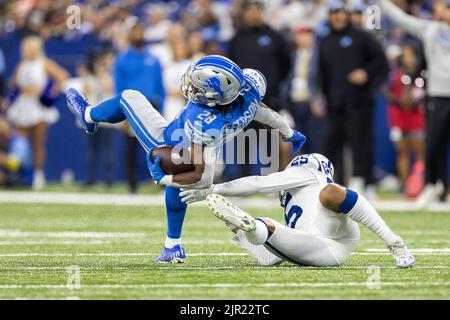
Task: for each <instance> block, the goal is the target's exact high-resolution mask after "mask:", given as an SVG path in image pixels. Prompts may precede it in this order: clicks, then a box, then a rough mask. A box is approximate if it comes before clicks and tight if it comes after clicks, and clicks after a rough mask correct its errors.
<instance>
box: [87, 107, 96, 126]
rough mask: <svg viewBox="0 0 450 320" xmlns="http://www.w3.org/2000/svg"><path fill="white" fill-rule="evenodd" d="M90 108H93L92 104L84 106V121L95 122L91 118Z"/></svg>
mask: <svg viewBox="0 0 450 320" xmlns="http://www.w3.org/2000/svg"><path fill="white" fill-rule="evenodd" d="M92 108H94V106H89V107H86V110H85V111H84V121H86V122H87V123H95V121H94V120H92V118H91V110H92Z"/></svg>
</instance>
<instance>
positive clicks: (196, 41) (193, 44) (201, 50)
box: [187, 31, 206, 61]
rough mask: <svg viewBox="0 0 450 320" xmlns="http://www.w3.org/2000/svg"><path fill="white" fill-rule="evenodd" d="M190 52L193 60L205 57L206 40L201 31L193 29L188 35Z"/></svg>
mask: <svg viewBox="0 0 450 320" xmlns="http://www.w3.org/2000/svg"><path fill="white" fill-rule="evenodd" d="M187 41H188V46H189V54H190V56H191V60H192V61H197V60H198V59H200V58H202V57H204V56H205V55H206V54H205V41H204V40H203V36H202V33H201V32H200V31H191V32H190V33H189V35H188V40H187Z"/></svg>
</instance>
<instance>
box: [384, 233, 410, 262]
mask: <svg viewBox="0 0 450 320" xmlns="http://www.w3.org/2000/svg"><path fill="white" fill-rule="evenodd" d="M387 248H388V249H389V251H390V252H391V253H392V255H393V257H394V261H395V265H396V266H397V267H399V268H409V267H413V266H414V264H415V263H416V260H415V259H414V257H413V256H412V254H411V253H410V252H409V250H408V248H407V247H406V244H405V242H404V241H403V240H402V239H401V238H400V239H398V240H397V241H395V242H394V243H393V244H391V245H389V246H387Z"/></svg>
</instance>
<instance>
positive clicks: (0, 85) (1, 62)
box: [0, 48, 6, 114]
mask: <svg viewBox="0 0 450 320" xmlns="http://www.w3.org/2000/svg"><path fill="white" fill-rule="evenodd" d="M5 73H6V65H5V56H4V55H3V51H2V49H1V48H0V114H1V113H2V112H3V110H4V109H5V108H6V103H5V92H6V85H5V82H6V74H5Z"/></svg>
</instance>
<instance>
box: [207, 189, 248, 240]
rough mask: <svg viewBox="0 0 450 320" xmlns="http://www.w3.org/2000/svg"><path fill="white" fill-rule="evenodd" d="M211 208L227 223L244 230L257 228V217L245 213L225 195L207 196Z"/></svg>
mask: <svg viewBox="0 0 450 320" xmlns="http://www.w3.org/2000/svg"><path fill="white" fill-rule="evenodd" d="M206 202H207V203H208V208H209V210H211V211H212V213H213V214H214V215H215V216H216V217H217V218H219V219H220V220H223V221H225V222H226V223H227V224H231V225H233V226H235V227H237V228H239V229H241V230H243V231H253V230H255V229H256V222H255V219H254V218H253V217H252V216H250V215H249V214H247V213H245V212H244V211H242V210H241V209H239V208H238V207H236V206H235V205H233V204H232V203H231V202H230V201H228V200H227V199H226V198H225V197H222V196H221V195H218V194H214V193H212V194H209V195H208V196H207V197H206Z"/></svg>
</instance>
